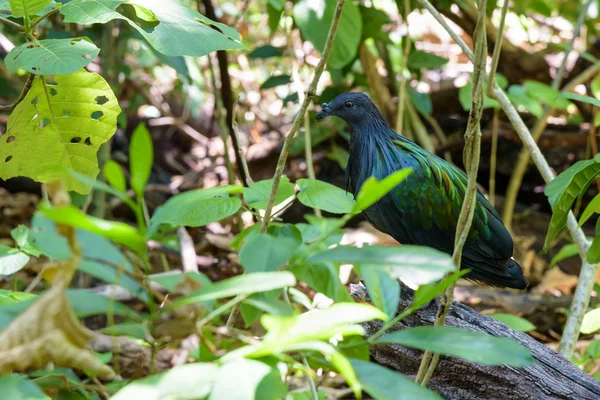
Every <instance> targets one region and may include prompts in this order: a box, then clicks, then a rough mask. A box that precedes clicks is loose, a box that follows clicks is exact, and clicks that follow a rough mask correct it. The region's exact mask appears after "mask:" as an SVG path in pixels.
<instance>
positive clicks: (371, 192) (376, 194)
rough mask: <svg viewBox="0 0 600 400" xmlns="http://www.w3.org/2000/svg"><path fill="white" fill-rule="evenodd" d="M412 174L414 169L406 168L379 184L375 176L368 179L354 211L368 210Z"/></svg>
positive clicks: (359, 194)
mask: <svg viewBox="0 0 600 400" xmlns="http://www.w3.org/2000/svg"><path fill="white" fill-rule="evenodd" d="M412 172H413V170H412V168H404V169H401V170H400V171H396V172H394V173H393V174H391V175H389V176H386V177H385V178H384V179H382V180H381V181H379V182H378V181H377V179H376V178H375V177H374V176H372V177H370V178H368V179H367V180H366V181H365V182H364V183H363V185H362V187H361V188H360V192H359V193H358V196H356V204H355V205H354V210H353V211H355V212H358V211H364V210H366V209H367V208H369V207H370V206H372V205H373V204H375V203H376V202H377V201H378V200H379V199H381V198H382V197H383V196H385V195H386V194H388V193H389V192H390V191H392V190H393V189H394V188H395V187H396V186H398V185H399V184H400V182H402V181H403V180H404V179H406V177H407V176H409V175H410V174H411V173H412Z"/></svg>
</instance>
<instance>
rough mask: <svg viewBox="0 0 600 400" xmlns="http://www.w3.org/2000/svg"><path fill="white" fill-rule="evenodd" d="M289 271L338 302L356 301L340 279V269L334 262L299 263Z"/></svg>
mask: <svg viewBox="0 0 600 400" xmlns="http://www.w3.org/2000/svg"><path fill="white" fill-rule="evenodd" d="M289 271H290V272H292V273H293V274H294V275H295V276H296V279H298V280H299V281H301V282H304V283H306V284H307V285H308V286H309V287H311V288H312V289H313V290H315V291H316V292H319V293H323V294H324V295H325V296H327V297H329V298H330V299H332V300H333V301H335V302H337V303H342V302H346V303H351V302H353V301H354V300H353V299H352V296H350V293H348V289H347V288H346V286H344V284H343V283H342V281H340V273H339V271H338V269H337V268H336V267H335V266H334V265H333V264H332V263H324V262H323V263H312V262H303V263H297V264H296V265H292V266H291V267H290V268H289Z"/></svg>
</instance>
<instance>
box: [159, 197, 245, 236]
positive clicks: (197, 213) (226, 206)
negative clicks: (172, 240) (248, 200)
mask: <svg viewBox="0 0 600 400" xmlns="http://www.w3.org/2000/svg"><path fill="white" fill-rule="evenodd" d="M241 191H242V186H240V185H228V186H218V187H214V188H211V189H199V190H191V191H189V192H185V193H181V194H178V195H176V196H173V197H171V198H170V199H169V200H168V201H167V202H166V203H165V204H163V205H162V206H160V207H158V208H157V209H156V212H155V213H154V215H153V216H152V218H151V219H150V226H149V227H148V234H147V236H148V237H152V235H153V234H154V233H155V232H156V230H157V229H158V227H159V226H160V225H162V224H171V225H174V226H191V227H197V226H204V225H206V224H209V223H211V222H216V221H219V220H221V219H223V218H226V217H228V216H230V215H233V214H235V213H236V212H237V210H239V209H240V207H241V206H242V201H241V200H240V199H239V198H237V197H227V196H228V194H234V193H240V192H241Z"/></svg>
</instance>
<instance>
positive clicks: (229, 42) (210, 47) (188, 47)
mask: <svg viewBox="0 0 600 400" xmlns="http://www.w3.org/2000/svg"><path fill="white" fill-rule="evenodd" d="M60 12H61V14H63V15H64V16H65V18H64V22H74V23H77V24H82V25H90V24H95V23H101V24H104V23H107V22H108V21H112V20H114V19H122V20H124V21H126V22H127V23H128V24H129V25H131V27H132V28H134V29H135V30H137V32H138V33H139V34H141V35H142V36H143V37H144V38H145V39H146V40H147V41H148V43H150V45H151V46H152V47H154V48H155V49H156V50H157V51H159V52H161V53H163V54H165V55H167V56H195V57H200V56H203V55H206V54H208V53H211V52H213V51H216V50H235V49H244V46H243V45H242V44H240V43H239V40H240V36H239V34H238V33H237V32H236V31H235V29H233V28H230V27H228V26H227V25H224V24H221V23H218V22H215V21H212V20H210V19H208V18H206V17H205V16H203V15H202V14H200V13H198V12H197V11H194V10H192V9H191V8H189V7H187V6H185V5H183V4H181V3H179V2H177V1H174V0H110V1H101V0H72V1H69V2H68V3H66V4H64V5H63V6H62V7H61V8H60ZM140 15H141V17H140ZM148 16H152V17H151V18H148ZM213 26H214V27H216V28H218V30H216V29H213Z"/></svg>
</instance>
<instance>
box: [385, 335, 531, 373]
mask: <svg viewBox="0 0 600 400" xmlns="http://www.w3.org/2000/svg"><path fill="white" fill-rule="evenodd" d="M378 343H395V344H400V345H403V346H407V347H412V348H415V349H420V350H430V351H433V352H435V353H440V354H443V355H447V356H454V357H460V358H462V359H465V360H467V361H472V362H476V363H478V364H483V365H504V364H505V365H510V366H513V367H526V366H528V365H531V363H532V361H533V358H532V356H531V354H530V353H529V351H528V350H527V349H526V348H524V347H523V346H521V345H520V344H518V343H517V342H515V341H513V340H510V339H507V338H502V337H495V336H490V335H486V334H484V333H480V332H471V331H466V330H464V329H459V328H455V327H451V326H421V327H418V328H412V329H404V330H401V331H396V332H392V333H389V334H387V335H385V336H383V337H382V338H381V339H379V341H378Z"/></svg>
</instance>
